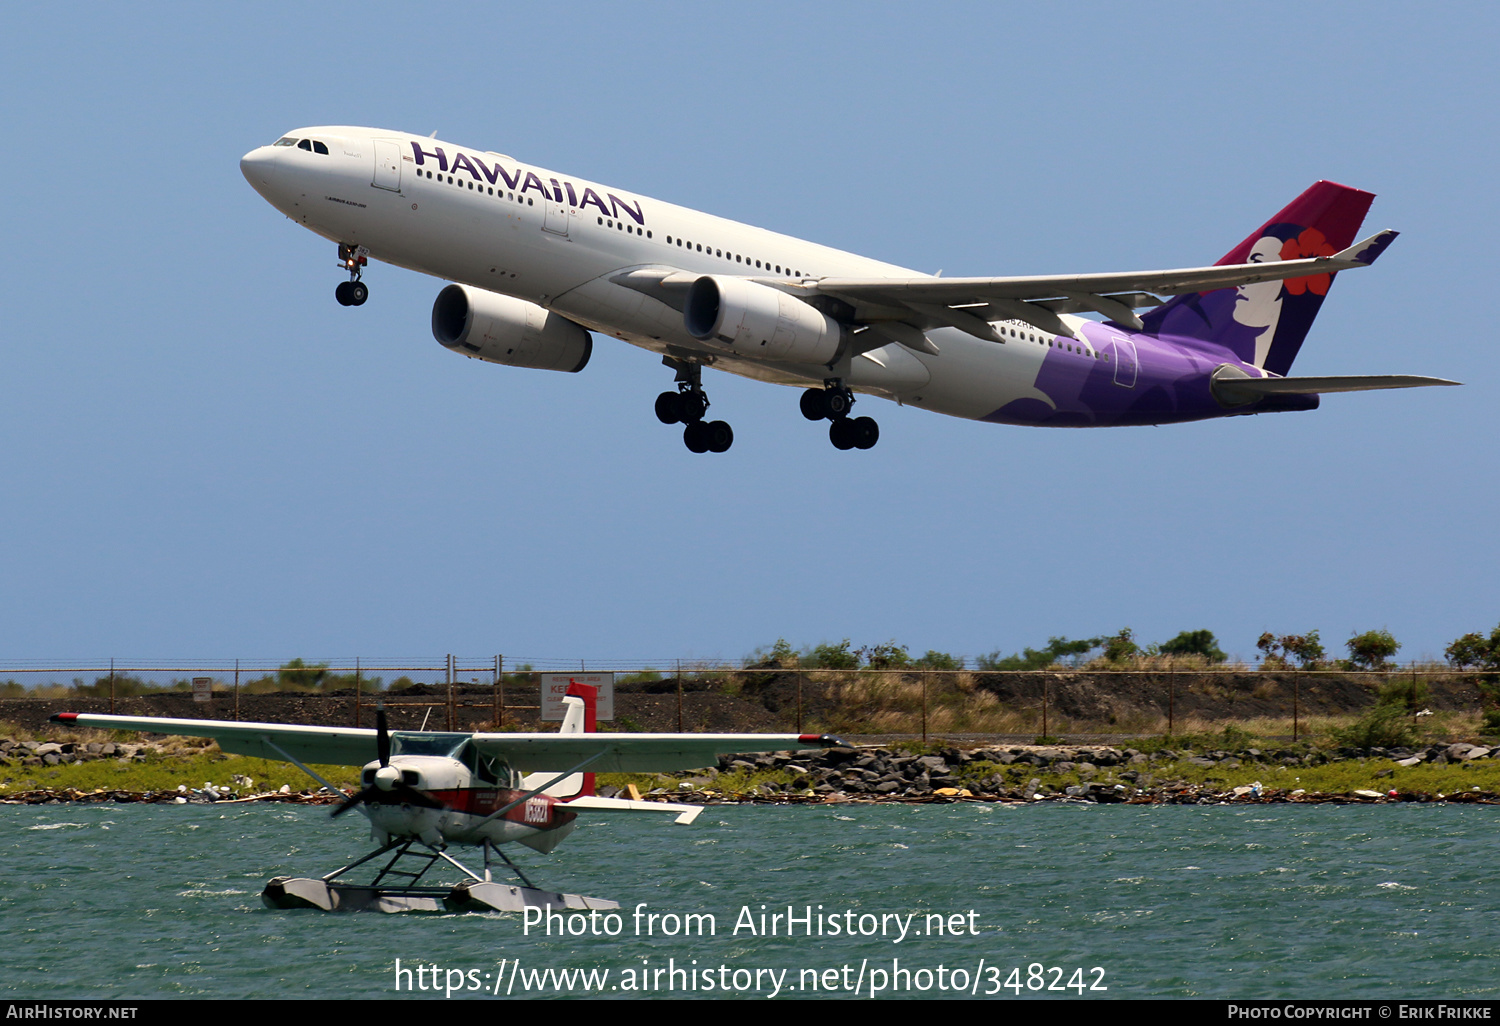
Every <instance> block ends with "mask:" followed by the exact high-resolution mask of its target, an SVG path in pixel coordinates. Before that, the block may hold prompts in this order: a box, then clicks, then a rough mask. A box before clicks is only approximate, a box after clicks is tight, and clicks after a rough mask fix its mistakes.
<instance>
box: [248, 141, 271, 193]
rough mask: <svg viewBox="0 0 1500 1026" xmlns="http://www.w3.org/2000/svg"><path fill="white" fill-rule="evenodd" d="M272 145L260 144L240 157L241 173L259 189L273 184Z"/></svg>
mask: <svg viewBox="0 0 1500 1026" xmlns="http://www.w3.org/2000/svg"><path fill="white" fill-rule="evenodd" d="M272 163H273V160H272V156H271V147H269V146H258V147H256V148H255V149H253V150H251V151H250V152H249V153H247V154H245V155H244V156H243V157H241V158H240V174H242V175H244V176H245V181H247V182H249V183H250V184H251V185H252V186H254V187H255V188H256V189H257V190H258V189H260V188H261V187H263V186H266V185H270V184H271V176H270V171H271V165H272Z"/></svg>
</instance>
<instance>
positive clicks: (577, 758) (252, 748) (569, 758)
mask: <svg viewBox="0 0 1500 1026" xmlns="http://www.w3.org/2000/svg"><path fill="white" fill-rule="evenodd" d="M52 720H53V721H54V722H56V723H65V724H71V725H73V726H78V727H93V728H95V729H97V730H140V731H148V732H150V733H154V734H183V735H186V736H188V737H211V738H213V739H214V740H215V741H217V742H218V743H219V747H220V748H222V749H223V750H224V751H226V752H229V753H230V754H232V755H253V756H256V757H258V758H261V759H279V760H282V761H285V760H286V757H287V756H288V755H289V756H291V757H292V758H294V759H297V760H299V761H301V762H308V763H318V764H322V765H328V766H363V765H364V764H365V763H367V762H370V761H371V760H373V759H374V758H375V756H376V746H375V731H373V730H370V729H367V728H362V727H309V726H301V725H293V724H286V723H240V722H236V721H233V720H181V719H170V718H166V717H159V716H110V715H106V714H103V713H58V714H56V715H55V716H53V717H52ZM401 733H403V734H406V733H411V732H410V731H402V732H401ZM429 733H444V732H429ZM449 736H450V737H453V738H455V739H462V738H463V737H464V735H462V734H450V735H449ZM472 740H473V742H474V745H475V747H476V748H478V749H479V751H481V752H482V753H484V754H485V755H487V756H489V757H490V758H492V759H494V758H498V759H503V760H504V761H505V762H508V763H509V764H511V765H512V766H514V767H516V768H517V769H520V770H523V771H525V772H527V773H536V772H543V771H551V770H556V771H559V772H561V771H563V770H569V769H572V768H573V767H575V766H577V765H578V764H579V763H581V762H583V761H584V760H585V759H588V758H590V757H591V756H595V755H598V756H600V757H599V758H598V759H596V760H594V761H593V762H591V763H589V765H588V766H587V767H586V768H587V770H588V771H589V772H591V773H655V772H659V771H663V770H676V769H698V768H700V767H703V766H710V765H712V764H713V763H714V762H716V761H717V760H718V758H719V756H720V755H732V754H737V753H740V752H780V751H798V750H802V749H810V748H832V747H834V746H835V745H838V744H841V743H842V742H840V741H839V740H838V738H835V737H830V736H828V735H827V734H508V733H497V734H474V735H473V736H472ZM273 746H274V747H273ZM278 749H279V751H278ZM283 753H285V754H283Z"/></svg>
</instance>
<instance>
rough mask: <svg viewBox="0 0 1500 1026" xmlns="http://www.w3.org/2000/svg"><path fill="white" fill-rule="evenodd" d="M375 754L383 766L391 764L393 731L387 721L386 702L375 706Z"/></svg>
mask: <svg viewBox="0 0 1500 1026" xmlns="http://www.w3.org/2000/svg"><path fill="white" fill-rule="evenodd" d="M375 755H376V758H378V759H379V760H380V765H381V768H382V769H383V768H385V767H386V766H389V765H390V764H391V732H390V730H389V728H388V727H387V726H386V722H385V703H383V702H382V703H381V704H380V705H378V706H376V707H375Z"/></svg>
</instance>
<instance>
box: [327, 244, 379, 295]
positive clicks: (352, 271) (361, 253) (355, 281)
mask: <svg viewBox="0 0 1500 1026" xmlns="http://www.w3.org/2000/svg"><path fill="white" fill-rule="evenodd" d="M369 259H370V258H369V250H367V249H365V247H363V246H351V245H349V244H348V243H343V242H341V243H339V266H340V267H342V268H344V270H346V271H348V272H349V280H348V281H345V282H340V283H339V287H338V288H336V289H334V290H333V298H335V299H337V300H338V301H339V306H364V305H365V300H367V299H369V298H370V287H369V286H368V285H366V284H365V283H364V282H362V281H360V280H359V277H360V274H361V273H362V272H363V269H364V266H365V264H366V263H368V262H369Z"/></svg>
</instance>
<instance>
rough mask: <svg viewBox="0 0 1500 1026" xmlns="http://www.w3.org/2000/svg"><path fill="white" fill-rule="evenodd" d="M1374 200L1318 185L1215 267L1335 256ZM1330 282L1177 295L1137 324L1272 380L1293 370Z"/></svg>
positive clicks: (1323, 277)
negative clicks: (1226, 353)
mask: <svg viewBox="0 0 1500 1026" xmlns="http://www.w3.org/2000/svg"><path fill="white" fill-rule="evenodd" d="M1374 198H1375V194H1374V193H1369V192H1362V191H1360V190H1359V189H1351V188H1349V187H1348V186H1347V185H1338V184H1336V183H1334V182H1318V183H1316V184H1314V185H1313V186H1312V187H1311V188H1309V189H1308V190H1307V191H1306V192H1304V193H1303V194H1302V195H1300V196H1298V197H1297V198H1296V199H1294V200H1293V201H1292V202H1291V203H1289V204H1287V206H1286V208H1285V209H1284V210H1282V211H1281V212H1280V213H1279V214H1277V215H1276V216H1275V217H1273V218H1271V219H1270V220H1269V221H1267V222H1266V223H1265V224H1264V225H1262V226H1261V227H1260V228H1259V229H1258V230H1257V231H1255V232H1253V233H1251V234H1250V235H1249V236H1248V237H1247V238H1246V239H1245V241H1244V242H1241V243H1240V244H1239V245H1238V246H1236V247H1234V249H1232V250H1230V251H1229V252H1228V253H1226V254H1224V257H1223V259H1221V260H1220V261H1219V263H1220V264H1244V263H1262V262H1265V261H1270V260H1294V259H1298V258H1301V257H1312V256H1332V255H1333V254H1334V253H1337V252H1339V251H1340V250H1343V249H1346V248H1347V247H1349V246H1350V245H1352V244H1353V242H1354V236H1355V233H1356V232H1358V231H1359V226H1360V224H1361V223H1362V222H1363V221H1364V219H1365V213H1366V212H1367V211H1368V210H1369V209H1370V202H1371V201H1372V200H1374ZM1332 284H1333V275H1332V274H1315V275H1311V276H1309V277H1306V278H1289V279H1287V280H1286V281H1270V282H1264V283H1262V284H1259V285H1246V286H1242V287H1241V288H1237V289H1216V290H1215V291H1212V292H1192V293H1187V294H1185V295H1181V296H1176V297H1174V298H1173V299H1171V300H1170V301H1169V302H1167V303H1166V304H1164V305H1162V306H1160V307H1158V308H1157V309H1155V310H1153V311H1152V312H1151V313H1150V314H1148V315H1146V316H1145V317H1143V318H1142V321H1143V322H1144V324H1145V327H1146V331H1148V332H1150V333H1151V334H1153V335H1166V336H1171V337H1173V338H1175V339H1178V340H1180V341H1182V342H1186V343H1187V344H1189V345H1191V344H1192V343H1194V342H1210V343H1213V344H1214V345H1216V346H1222V347H1224V348H1225V349H1228V350H1230V351H1231V352H1233V353H1234V354H1235V355H1236V356H1238V357H1239V358H1240V359H1241V360H1243V361H1245V362H1246V363H1249V364H1253V365H1255V366H1257V367H1264V368H1265V369H1266V370H1268V371H1270V372H1271V373H1273V374H1282V375H1284V374H1286V373H1287V371H1289V370H1291V367H1292V361H1293V360H1294V359H1296V357H1297V351H1298V350H1299V349H1301V348H1302V340H1303V339H1305V338H1306V337H1307V330H1308V329H1309V328H1310V327H1312V322H1313V318H1314V317H1316V316H1317V315H1318V310H1319V308H1321V307H1322V305H1323V298H1324V297H1325V296H1326V295H1328V289H1329V286H1331V285H1332Z"/></svg>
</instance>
